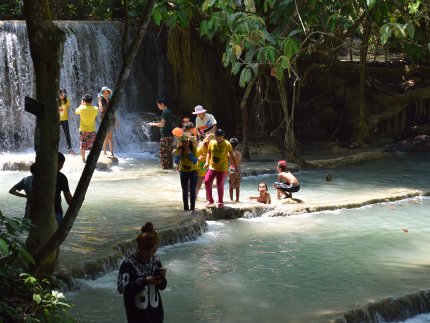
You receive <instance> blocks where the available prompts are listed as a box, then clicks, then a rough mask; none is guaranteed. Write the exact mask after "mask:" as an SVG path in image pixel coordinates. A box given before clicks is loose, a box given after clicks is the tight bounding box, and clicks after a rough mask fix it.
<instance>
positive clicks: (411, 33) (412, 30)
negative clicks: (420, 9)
mask: <svg viewBox="0 0 430 323" xmlns="http://www.w3.org/2000/svg"><path fill="white" fill-rule="evenodd" d="M406 32H407V33H408V36H409V38H410V39H414V37H415V27H414V25H412V24H411V23H408V24H407V26H406Z"/></svg>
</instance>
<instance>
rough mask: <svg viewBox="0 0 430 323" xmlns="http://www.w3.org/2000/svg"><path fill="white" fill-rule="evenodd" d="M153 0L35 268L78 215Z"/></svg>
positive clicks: (57, 242) (144, 15) (141, 20)
mask: <svg viewBox="0 0 430 323" xmlns="http://www.w3.org/2000/svg"><path fill="white" fill-rule="evenodd" d="M154 3H155V0H149V1H148V2H147V3H146V6H145V9H144V10H143V12H142V15H141V17H140V23H139V26H138V28H137V31H136V34H135V36H134V39H133V42H132V44H131V46H130V48H129V50H128V53H127V55H126V56H125V57H124V61H123V63H122V67H121V71H120V74H119V76H118V79H117V82H116V84H115V89H114V92H113V96H112V100H111V101H110V103H109V105H108V107H107V110H106V114H107V115H106V116H105V117H104V118H103V120H102V122H101V124H100V128H99V130H98V132H97V136H96V139H95V141H94V144H93V148H92V149H91V151H90V154H89V155H88V158H87V162H86V164H85V168H84V171H83V172H82V175H81V178H80V179H79V183H78V185H77V187H76V191H75V194H74V196H73V201H72V203H71V205H70V206H69V208H68V210H67V212H66V214H65V216H64V219H63V221H62V222H61V225H60V226H59V228H58V230H57V231H56V232H55V233H54V235H53V236H52V237H51V238H50V239H49V241H48V242H47V243H45V245H44V246H43V248H42V249H41V250H40V252H39V253H38V255H37V259H36V261H37V264H36V268H37V269H38V268H39V266H40V260H41V259H44V258H45V257H47V256H48V255H49V254H51V253H52V252H53V251H54V250H55V249H56V248H58V247H59V246H60V245H61V244H62V243H63V242H64V240H65V239H66V238H67V236H68V234H69V232H70V230H71V229H72V226H73V223H74V222H75V220H76V217H77V216H78V213H79V210H80V208H81V206H82V204H83V202H84V199H85V194H86V192H87V189H88V186H89V184H90V181H91V178H92V175H93V173H94V169H95V168H96V165H97V160H98V158H99V155H100V152H101V150H102V146H103V141H104V138H105V136H106V133H107V130H108V126H109V120H110V119H111V117H110V116H111V115H112V114H113V113H115V108H116V106H117V104H118V102H119V99H120V97H121V95H122V94H123V91H124V89H125V86H126V83H127V80H128V77H129V75H130V72H131V68H132V65H133V62H134V59H135V57H136V54H137V52H138V50H139V48H140V45H141V43H142V40H143V36H144V34H145V32H146V28H147V26H148V23H149V21H150V19H151V14H152V10H153V7H154Z"/></svg>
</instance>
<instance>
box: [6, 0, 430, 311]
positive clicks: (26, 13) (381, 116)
mask: <svg viewBox="0 0 430 323" xmlns="http://www.w3.org/2000/svg"><path fill="white" fill-rule="evenodd" d="M0 19H1V20H13V19H25V20H26V25H27V30H28V35H29V40H30V49H31V56H32V60H33V63H34V69H35V75H36V94H37V100H39V101H40V102H43V103H44V106H45V107H44V108H45V109H46V110H45V111H46V115H45V116H43V117H41V118H37V121H36V128H38V138H37V140H39V141H40V145H39V150H37V151H36V165H37V168H36V172H35V175H34V179H33V191H34V193H33V194H32V197H31V201H30V204H31V209H30V217H31V219H32V227H31V229H30V232H29V236H28V239H27V241H26V247H27V248H28V251H29V254H28V255H27V254H26V253H24V255H26V257H25V258H27V263H26V266H24V267H26V268H22V270H29V271H30V272H31V273H33V274H35V275H38V276H41V277H44V276H46V275H49V274H52V272H53V270H54V267H55V259H56V257H57V252H56V249H57V248H59V246H60V245H61V244H62V242H63V241H64V240H65V239H66V238H67V235H68V233H69V232H70V230H71V228H72V226H73V223H74V221H75V219H76V217H77V216H78V213H79V210H80V208H81V206H82V204H83V202H84V200H85V194H86V191H87V189H88V186H89V183H90V181H91V177H92V174H93V172H94V169H95V167H96V163H97V159H98V156H99V154H100V151H101V148H102V143H103V140H104V137H105V135H106V132H107V129H108V125H109V121H108V120H109V119H110V118H109V116H110V115H111V114H113V113H114V112H115V109H116V108H117V106H118V102H119V97H120V96H121V95H124V93H125V90H124V89H125V88H126V86H127V80H128V76H129V75H130V73H131V72H132V69H133V64H135V66H136V64H142V61H139V59H140V58H141V57H142V56H143V57H144V55H141V56H139V55H138V51H139V50H140V51H142V47H141V43H142V39H143V38H144V35H145V33H147V31H148V30H149V31H150V32H152V33H153V34H155V35H157V36H158V37H159V39H160V42H159V46H157V47H156V48H154V51H153V52H154V53H155V54H154V55H156V56H157V58H158V60H157V61H158V62H159V64H158V65H155V66H150V67H148V70H147V73H148V75H149V76H148V77H150V76H151V75H154V78H156V79H157V80H159V81H160V80H165V82H159V83H160V84H157V85H156V86H154V88H156V92H157V95H164V96H166V97H168V98H169V100H170V102H171V106H172V107H173V109H174V111H175V112H176V113H177V114H180V115H190V114H191V112H192V111H193V108H194V106H195V105H197V104H202V105H203V106H205V107H206V108H207V109H208V111H209V112H210V113H213V114H214V115H215V117H216V118H217V119H218V122H219V124H220V125H221V126H222V127H223V128H225V129H226V130H227V135H228V136H229V137H230V136H233V135H235V136H238V137H239V139H240V140H241V141H242V143H243V157H244V158H249V150H248V144H249V142H250V141H253V140H258V141H268V142H271V143H278V144H279V145H280V147H281V148H282V150H283V151H284V152H285V155H286V158H287V159H288V160H290V161H294V162H298V163H300V162H301V157H300V145H301V144H304V143H306V142H309V141H328V142H335V143H336V144H338V145H341V146H346V147H350V148H360V147H366V146H379V145H383V144H386V143H391V142H393V141H396V140H400V139H403V138H407V137H411V136H415V135H418V134H428V133H429V132H430V131H429V129H430V106H429V103H430V102H429V98H430V84H429V82H430V66H429V64H430V53H429V50H430V24H429V22H430V4H429V3H428V2H427V1H421V0H414V1H397V0H385V1H377V0H352V1H333V0H243V1H241V0H236V1H223V0H200V1H199V0H197V1H187V0H171V1H165V0H160V1H155V0H145V1H139V0H132V1H125V0H115V1H110V0H98V1H70V2H64V1H47V0H24V1H17V0H15V1H10V0H8V1H2V3H1V4H0ZM55 20H78V21H79V20H94V21H98V20H103V21H105V20H109V21H119V22H121V24H122V28H123V30H124V33H123V41H122V42H121V43H120V44H115V46H120V47H121V48H122V53H123V64H122V67H121V71H119V75H118V79H117V80H116V83H115V91H114V94H113V97H112V100H111V102H110V104H109V107H108V109H107V111H106V115H107V118H103V120H102V122H101V124H100V127H99V129H98V132H97V137H96V139H95V143H94V146H93V148H92V150H91V152H90V155H89V156H88V159H87V162H86V164H85V167H84V170H83V172H82V175H81V178H80V180H79V183H78V185H77V187H76V190H75V193H74V196H73V201H72V203H71V204H70V206H69V208H68V210H67V212H66V214H65V217H64V219H63V221H62V222H61V224H60V226H57V223H56V220H55V214H54V208H53V198H54V191H55V182H56V174H57V156H58V153H57V152H58V143H59V125H58V104H57V103H58V102H57V98H56V93H57V90H58V88H59V78H60V77H59V74H60V73H59V72H60V64H59V62H60V58H61V56H62V54H63V47H64V39H65V35H64V31H63V30H61V28H59V27H58V26H57V25H56V24H55V23H54V22H53V21H55ZM129 31H130V32H129ZM89 41H90V42H91V41H97V40H96V39H94V40H89ZM47 49H49V50H47ZM133 62H134V63H133ZM163 73H165V75H163V76H162V77H160V74H163ZM148 85H149V84H148ZM149 87H150V86H142V89H140V90H141V91H139V92H140V93H136V95H140V96H143V94H145V93H146V94H145V95H146V99H147V100H149V99H148V98H149V97H150V96H149V94H148V92H149V90H148V88H149ZM151 92H152V94H151V95H152V96H154V93H153V92H155V91H151ZM153 99H154V98H153V97H152V100H153ZM42 105H43V104H42ZM5 246H6V247H5ZM2 247H3V251H2V253H3V252H4V250H5V254H6V256H5V257H3V258H1V259H0V260H2V261H3V263H8V264H9V265H10V266H9V267H8V268H10V272H8V275H10V276H13V277H15V278H17V277H16V274H17V273H18V272H19V271H17V270H15V269H16V268H15V267H16V263H15V262H14V261H13V260H14V254H13V253H11V252H9V251H8V245H7V244H6V243H5V244H3V245H2ZM19 250H21V253H22V252H23V251H22V250H24V249H23V248H21V247H20V248H19ZM30 257H32V258H30ZM14 266H15V267H14ZM2 268H6V267H2ZM4 277H6V278H7V277H8V276H7V275H5V276H4ZM17 280H18V278H17ZM5 281H9V279H6V280H5ZM14 284H15V282H13V283H11V284H10V287H11V289H10V291H11V293H12V291H14V286H15V285H14ZM16 284H17V283H16ZM5 295H6V296H7V295H9V294H8V293H6V294H5ZM5 302H6V303H7V302H8V300H6V301H5ZM15 307H16V306H15V305H13V306H11V307H10V308H15ZM12 314H14V315H15V314H16V313H12Z"/></svg>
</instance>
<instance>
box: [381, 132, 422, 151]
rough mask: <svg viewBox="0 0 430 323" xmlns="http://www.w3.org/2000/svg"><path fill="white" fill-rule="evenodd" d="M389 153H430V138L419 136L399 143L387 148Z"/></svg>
mask: <svg viewBox="0 0 430 323" xmlns="http://www.w3.org/2000/svg"><path fill="white" fill-rule="evenodd" d="M387 151H405V152H428V151H430V136H428V135H419V136H416V137H414V138H410V139H406V140H402V141H399V142H397V143H395V144H392V145H389V146H387Z"/></svg>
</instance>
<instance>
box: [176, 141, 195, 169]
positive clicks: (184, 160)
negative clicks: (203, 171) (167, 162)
mask: <svg viewBox="0 0 430 323" xmlns="http://www.w3.org/2000/svg"><path fill="white" fill-rule="evenodd" d="M177 151H179V149H178V150H177ZM191 153H192V154H193V155H194V156H196V158H197V149H196V148H195V147H193V148H192V149H191ZM193 170H197V163H193V162H192V160H191V159H190V158H189V157H188V154H187V153H183V154H182V155H181V161H180V162H179V171H180V172H191V171H193Z"/></svg>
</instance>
